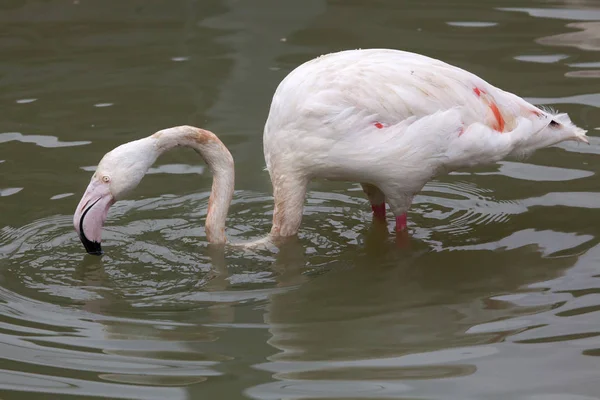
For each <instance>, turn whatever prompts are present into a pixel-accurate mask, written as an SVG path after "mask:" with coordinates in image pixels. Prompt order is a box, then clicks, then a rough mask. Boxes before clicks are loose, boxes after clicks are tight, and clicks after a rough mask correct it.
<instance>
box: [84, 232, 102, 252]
mask: <svg viewBox="0 0 600 400" xmlns="http://www.w3.org/2000/svg"><path fill="white" fill-rule="evenodd" d="M79 239H80V240H81V243H83V247H85V251H87V253H88V254H91V255H94V256H101V255H102V254H103V251H102V246H101V245H100V243H98V242H92V241H90V240H88V238H86V237H85V235H81V236H80V237H79Z"/></svg>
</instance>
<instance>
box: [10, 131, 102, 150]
mask: <svg viewBox="0 0 600 400" xmlns="http://www.w3.org/2000/svg"><path fill="white" fill-rule="evenodd" d="M11 141H17V142H22V143H35V144H36V145H38V146H40V147H50V148H53V147H71V146H82V145H85V144H90V143H92V142H90V141H88V140H80V141H74V142H62V141H60V140H58V138H57V137H56V136H49V135H23V134H22V133H19V132H5V133H0V143H6V142H11Z"/></svg>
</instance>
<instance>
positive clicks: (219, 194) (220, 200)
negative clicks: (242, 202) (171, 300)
mask: <svg viewBox="0 0 600 400" xmlns="http://www.w3.org/2000/svg"><path fill="white" fill-rule="evenodd" d="M150 138H153V139H155V140H156V146H157V150H158V155H160V154H162V153H164V152H166V151H168V150H170V149H172V148H173V147H177V146H186V147H191V148H193V149H194V150H195V151H196V152H197V153H198V154H200V156H201V157H202V158H203V159H204V162H206V164H207V165H208V168H209V169H210V171H211V173H212V175H213V184H212V189H211V193H210V197H209V199H208V211H207V214H206V223H205V231H206V239H207V240H208V242H209V243H213V244H223V243H225V242H226V240H227V239H226V237H225V219H226V218H227V212H228V211H229V205H230V204H231V199H232V197H233V189H234V181H235V173H234V164H233V157H232V156H231V153H230V152H229V150H227V147H225V145H224V144H223V142H221V141H220V140H219V138H217V136H216V135H215V134H214V133H212V132H210V131H206V130H204V129H200V128H195V127H193V126H187V125H184V126H177V127H173V128H168V129H163V130H161V131H158V132H156V133H155V134H154V135H152V136H150Z"/></svg>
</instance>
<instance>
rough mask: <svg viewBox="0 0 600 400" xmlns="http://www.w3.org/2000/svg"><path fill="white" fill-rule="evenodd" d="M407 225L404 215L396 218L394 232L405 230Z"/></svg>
mask: <svg viewBox="0 0 600 400" xmlns="http://www.w3.org/2000/svg"><path fill="white" fill-rule="evenodd" d="M407 225H408V223H407V217H406V213H404V214H402V215H399V216H397V217H396V232H402V231H405V230H406V227H407Z"/></svg>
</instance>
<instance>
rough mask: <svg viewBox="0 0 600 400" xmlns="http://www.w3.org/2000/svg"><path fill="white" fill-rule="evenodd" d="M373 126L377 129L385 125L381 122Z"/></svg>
mask: <svg viewBox="0 0 600 400" xmlns="http://www.w3.org/2000/svg"><path fill="white" fill-rule="evenodd" d="M373 125H375V128H377V129H381V128H383V124H382V123H381V122H375V123H374V124H373Z"/></svg>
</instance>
